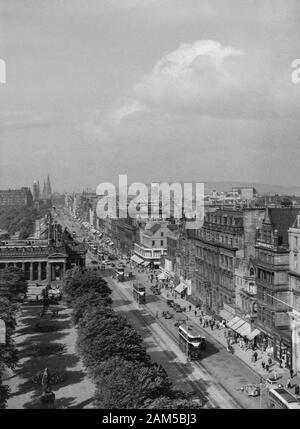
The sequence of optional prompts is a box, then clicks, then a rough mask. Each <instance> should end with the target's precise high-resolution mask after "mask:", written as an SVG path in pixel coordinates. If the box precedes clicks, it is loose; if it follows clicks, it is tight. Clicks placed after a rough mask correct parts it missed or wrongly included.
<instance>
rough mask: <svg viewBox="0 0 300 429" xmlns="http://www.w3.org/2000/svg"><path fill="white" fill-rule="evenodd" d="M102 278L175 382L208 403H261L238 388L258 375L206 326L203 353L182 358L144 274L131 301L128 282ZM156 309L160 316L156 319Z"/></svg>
mask: <svg viewBox="0 0 300 429" xmlns="http://www.w3.org/2000/svg"><path fill="white" fill-rule="evenodd" d="M59 221H61V223H62V224H63V225H64V226H67V227H68V228H69V229H71V230H75V231H76V233H77V235H78V239H79V240H80V239H83V237H84V236H85V233H84V232H83V231H82V229H81V227H80V226H79V225H78V224H77V223H76V222H73V221H72V220H71V219H69V218H68V217H67V216H65V215H60V216H59ZM87 256H88V258H87V263H88V262H89V261H90V260H91V259H94V256H93V255H92V254H90V252H88V255H87ZM137 276H138V277H139V279H140V280H141V281H143V275H142V274H138V273H137ZM144 277H145V276H144ZM105 279H106V281H107V282H108V284H109V285H110V287H111V289H112V291H113V293H112V298H113V303H114V304H113V305H114V307H115V310H116V311H119V312H121V313H124V314H125V315H126V317H127V318H128V319H129V321H130V323H131V324H132V325H133V326H134V328H135V329H136V330H137V331H138V332H139V334H140V335H141V336H142V338H143V340H144V341H145V344H146V347H147V352H148V353H149V354H150V355H151V357H152V359H153V360H155V361H157V362H158V363H160V364H161V365H162V366H163V367H164V368H165V369H166V371H167V372H168V374H169V376H170V379H171V380H172V382H173V383H174V384H175V386H176V387H180V388H183V389H184V390H186V391H190V390H196V391H198V392H199V397H203V396H205V397H206V398H207V399H208V404H207V406H208V407H218V408H223V409H224V408H259V407H260V400H259V398H258V397H256V398H254V397H248V396H247V394H246V393H243V392H241V391H240V390H239V388H240V387H241V386H242V385H244V384H246V383H254V384H257V383H258V382H259V378H258V375H257V374H255V373H254V372H253V371H252V370H251V369H250V368H249V367H247V366H246V365H245V364H244V363H243V362H242V361H240V360H239V359H238V358H237V357H235V356H233V355H231V354H229V353H228V352H227V351H226V349H225V348H224V347H223V346H222V345H220V343H218V342H217V341H216V340H215V339H214V338H213V337H211V336H210V335H209V334H208V333H207V332H204V331H203V333H204V335H205V336H206V339H207V349H206V351H205V353H204V355H203V358H202V359H201V361H199V362H195V361H192V362H187V358H186V356H185V355H184V354H183V352H182V351H181V350H180V348H179V347H178V328H176V327H175V326H174V320H173V319H164V318H163V317H161V314H162V311H164V310H169V307H168V306H167V303H166V300H165V299H164V298H163V297H161V296H157V295H154V294H153V293H152V292H151V290H150V287H149V284H148V282H147V281H146V280H145V279H144V281H143V283H144V284H145V286H146V292H147V303H146V304H145V305H138V304H137V303H135V301H134V299H133V296H132V282H117V281H115V280H113V279H112V278H111V277H110V276H107V275H106V276H105ZM157 311H158V312H159V315H160V317H159V319H156V313H157ZM262 402H263V401H262ZM262 407H263V408H264V406H262Z"/></svg>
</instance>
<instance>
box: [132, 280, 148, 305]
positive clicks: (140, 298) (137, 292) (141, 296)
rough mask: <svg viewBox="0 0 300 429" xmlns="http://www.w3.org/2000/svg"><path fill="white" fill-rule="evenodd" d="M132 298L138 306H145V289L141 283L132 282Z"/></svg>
mask: <svg viewBox="0 0 300 429" xmlns="http://www.w3.org/2000/svg"><path fill="white" fill-rule="evenodd" d="M132 293H133V298H134V299H135V300H136V302H137V303H138V304H146V289H145V286H143V285H142V284H141V283H138V282H133V288H132Z"/></svg>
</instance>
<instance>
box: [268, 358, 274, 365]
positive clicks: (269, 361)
mask: <svg viewBox="0 0 300 429" xmlns="http://www.w3.org/2000/svg"><path fill="white" fill-rule="evenodd" d="M272 363H273V361H272V358H271V356H270V357H269V359H268V364H269V366H272Z"/></svg>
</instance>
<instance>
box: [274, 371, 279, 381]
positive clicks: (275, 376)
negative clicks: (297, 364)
mask: <svg viewBox="0 0 300 429" xmlns="http://www.w3.org/2000/svg"><path fill="white" fill-rule="evenodd" d="M273 378H274V380H277V379H278V374H277V371H276V370H274V371H273Z"/></svg>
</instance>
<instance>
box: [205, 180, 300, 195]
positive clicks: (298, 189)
mask: <svg viewBox="0 0 300 429" xmlns="http://www.w3.org/2000/svg"><path fill="white" fill-rule="evenodd" d="M204 183H205V193H211V191H212V190H213V189H215V190H216V191H219V192H221V191H230V190H231V188H232V187H233V186H252V185H253V186H254V188H255V189H256V190H257V192H258V193H259V194H266V193H268V192H272V193H277V194H284V195H296V196H300V186H281V185H268V184H266V183H249V182H229V181H228V182H204Z"/></svg>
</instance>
